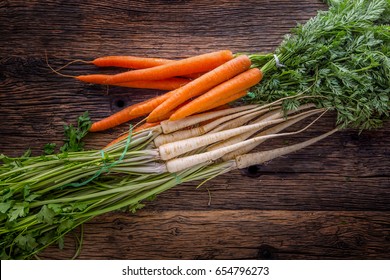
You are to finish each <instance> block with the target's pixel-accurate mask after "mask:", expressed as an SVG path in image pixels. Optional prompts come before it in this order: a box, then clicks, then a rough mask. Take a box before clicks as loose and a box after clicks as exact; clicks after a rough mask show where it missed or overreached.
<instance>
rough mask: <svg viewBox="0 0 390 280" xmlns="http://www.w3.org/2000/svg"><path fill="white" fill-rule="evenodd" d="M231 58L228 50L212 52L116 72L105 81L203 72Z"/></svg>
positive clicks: (148, 78) (161, 77)
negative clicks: (143, 67) (145, 67)
mask: <svg viewBox="0 0 390 280" xmlns="http://www.w3.org/2000/svg"><path fill="white" fill-rule="evenodd" d="M232 58H233V54H232V52H231V51H228V50H224V51H219V52H212V53H207V54H202V55H198V56H193V57H189V58H185V59H181V60H177V61H173V62H171V63H168V64H164V65H160V66H155V67H151V68H147V69H140V70H132V71H128V72H124V73H120V74H116V75H113V76H112V77H110V78H108V79H107V80H106V83H108V84H117V83H124V82H129V81H136V80H162V79H166V78H171V77H175V76H183V75H187V74H192V73H199V72H205V71H209V70H211V69H214V68H215V67H217V66H219V65H221V64H223V63H225V62H226V61H229V60H231V59H232Z"/></svg>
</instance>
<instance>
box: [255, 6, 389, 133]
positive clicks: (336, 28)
mask: <svg viewBox="0 0 390 280" xmlns="http://www.w3.org/2000/svg"><path fill="white" fill-rule="evenodd" d="M327 2H329V3H330V4H331V5H332V6H331V7H330V9H329V11H326V12H325V11H320V12H319V13H318V14H317V16H316V17H314V18H312V19H310V20H309V21H308V22H307V23H306V24H304V25H298V26H297V27H296V28H295V29H293V30H292V33H291V34H289V35H288V36H286V38H285V39H284V41H283V42H282V43H281V45H280V46H279V47H278V48H277V49H276V51H275V55H276V59H272V60H269V61H268V62H267V63H264V59H262V58H263V56H261V55H252V56H251V59H252V61H253V64H254V66H255V67H260V68H261V69H262V71H263V72H264V78H263V81H262V82H261V83H260V84H258V85H256V86H255V87H254V88H253V95H252V100H251V101H252V102H257V103H266V102H271V101H274V100H277V99H279V98H282V97H286V96H292V95H296V94H299V93H301V92H305V95H308V96H313V98H311V99H300V100H299V102H297V100H293V101H286V102H285V107H292V106H298V105H299V103H301V102H305V101H306V102H315V103H316V104H317V106H318V107H324V108H330V109H334V110H336V112H337V123H338V124H339V125H340V126H341V127H353V128H359V129H369V128H376V127H379V126H380V125H381V124H382V121H383V119H384V118H387V117H388V116H389V111H390V101H389V99H390V98H389V95H390V60H389V54H390V27H389V26H388V25H383V23H384V21H386V22H385V23H386V24H388V21H387V20H386V19H388V18H389V7H390V1H389V0H373V1H367V0H353V1H351V0H348V1H345V0H343V1H335V0H332V1H327ZM380 23H381V24H380ZM276 60H279V61H278V63H277V62H276ZM277 64H279V65H277ZM314 97H315V98H314Z"/></svg>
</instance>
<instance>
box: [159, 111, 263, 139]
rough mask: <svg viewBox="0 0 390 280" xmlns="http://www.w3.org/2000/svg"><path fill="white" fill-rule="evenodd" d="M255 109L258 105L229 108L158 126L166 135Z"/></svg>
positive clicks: (162, 123)
mask: <svg viewBox="0 0 390 280" xmlns="http://www.w3.org/2000/svg"><path fill="white" fill-rule="evenodd" d="M257 107H259V105H247V106H240V107H234V108H229V109H225V110H219V111H215V112H208V113H201V114H197V115H193V116H189V117H186V118H184V119H180V120H177V121H169V120H166V121H162V122H161V124H160V125H161V128H162V131H163V133H164V134H168V133H172V132H175V131H178V130H180V129H183V128H186V127H189V126H192V125H195V124H198V123H201V122H204V121H208V120H212V119H215V118H219V117H221V116H226V115H230V114H234V113H237V112H241V111H245V110H250V109H254V108H257Z"/></svg>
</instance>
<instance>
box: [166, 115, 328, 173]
mask: <svg viewBox="0 0 390 280" xmlns="http://www.w3.org/2000/svg"><path fill="white" fill-rule="evenodd" d="M323 114H324V113H322V114H321V115H320V116H319V117H317V118H316V119H315V120H314V121H312V122H311V123H310V124H308V125H307V126H305V127H304V128H302V129H300V130H298V131H294V132H286V133H279V134H267V135H262V136H258V137H254V138H252V139H248V140H245V141H242V142H240V143H236V144H233V145H230V146H226V147H222V148H220V149H217V150H213V151H209V152H204V153H198V154H195V155H190V156H186V157H182V158H175V159H171V160H169V161H167V162H166V165H167V170H168V171H169V172H178V171H181V170H184V169H186V168H190V167H192V166H195V165H197V164H200V163H203V162H210V161H215V160H217V159H219V158H221V157H223V156H224V155H226V154H228V153H231V152H233V151H235V150H238V149H241V148H243V147H245V146H247V145H257V143H258V142H263V141H265V140H268V139H271V138H276V137H282V136H290V135H294V134H298V133H301V132H303V131H305V130H306V129H308V128H309V127H310V126H311V125H313V124H314V123H315V122H316V121H317V120H318V119H319V118H321V117H322V115H323ZM269 122H272V121H269ZM255 125H256V124H255ZM214 134H218V133H214Z"/></svg>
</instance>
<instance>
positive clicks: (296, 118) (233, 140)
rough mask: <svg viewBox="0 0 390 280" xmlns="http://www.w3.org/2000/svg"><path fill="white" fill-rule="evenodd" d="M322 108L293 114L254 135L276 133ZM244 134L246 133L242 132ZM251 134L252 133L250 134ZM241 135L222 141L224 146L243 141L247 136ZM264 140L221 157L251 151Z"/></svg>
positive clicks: (232, 156) (321, 110)
mask: <svg viewBox="0 0 390 280" xmlns="http://www.w3.org/2000/svg"><path fill="white" fill-rule="evenodd" d="M323 111H324V109H316V110H311V111H308V112H304V113H301V114H299V116H298V115H297V116H294V117H293V118H290V119H288V120H287V121H285V122H283V123H280V124H277V125H275V126H273V127H270V128H268V129H266V130H264V131H262V132H260V133H258V134H256V136H255V137H259V136H263V135H267V134H275V133H278V132H280V131H282V130H284V129H286V128H287V127H290V126H292V125H294V124H295V123H297V122H299V121H301V120H303V119H305V118H307V117H310V116H312V115H314V114H317V113H320V112H323ZM243 135H244V136H246V135H247V134H243ZM251 135H252V134H251ZM251 135H249V136H248V137H247V138H249V137H250V136H251ZM240 136H242V135H238V136H236V137H233V138H231V139H229V140H227V141H225V142H223V143H224V146H228V145H232V144H235V143H238V142H241V141H244V140H246V139H247V138H243V137H240ZM264 141H266V139H264V140H263V141H258V142H256V143H253V144H249V145H246V146H244V147H242V148H240V149H237V150H235V151H233V152H230V153H228V154H226V155H224V156H223V157H222V160H223V161H227V160H231V159H234V158H235V157H237V156H239V155H243V154H246V153H248V152H250V151H252V150H253V149H255V148H256V147H257V146H259V145H260V144H261V143H263V142H264ZM221 144H222V143H221ZM221 147H223V146H222V145H221V146H220V147H219V148H221Z"/></svg>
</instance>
